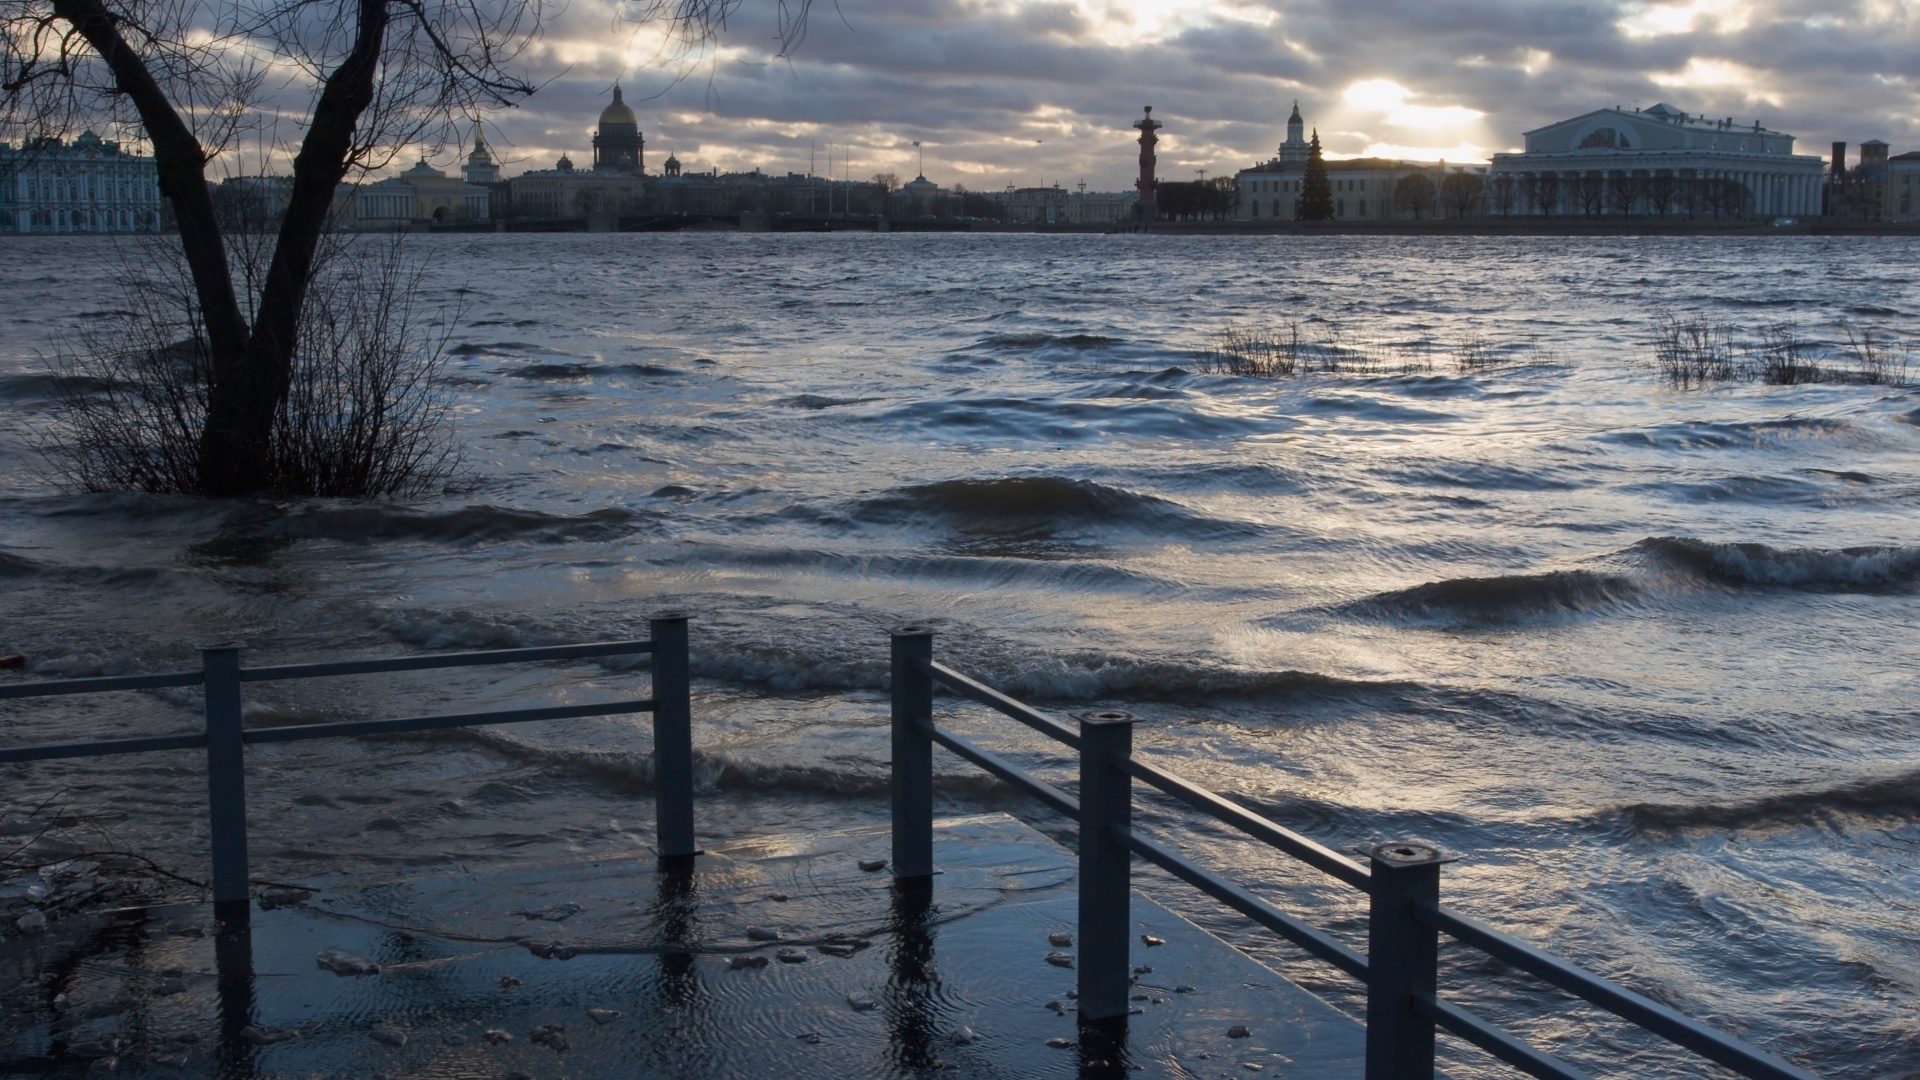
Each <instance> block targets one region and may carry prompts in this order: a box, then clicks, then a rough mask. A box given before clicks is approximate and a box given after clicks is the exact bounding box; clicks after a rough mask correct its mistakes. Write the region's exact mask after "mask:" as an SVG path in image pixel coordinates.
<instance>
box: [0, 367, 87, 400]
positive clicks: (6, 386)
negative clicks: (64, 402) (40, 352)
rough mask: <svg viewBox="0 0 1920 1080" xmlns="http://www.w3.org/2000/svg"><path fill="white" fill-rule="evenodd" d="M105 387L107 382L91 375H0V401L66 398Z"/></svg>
mask: <svg viewBox="0 0 1920 1080" xmlns="http://www.w3.org/2000/svg"><path fill="white" fill-rule="evenodd" d="M107 385H108V384H107V380H105V379H100V378H95V377H94V376H91V375H56V374H54V373H53V372H50V371H40V372H27V373H25V374H20V375H0V400H7V401H35V400H40V399H44V398H66V397H69V396H73V395H79V394H88V393H94V392H97V391H100V390H104V389H106V388H107Z"/></svg>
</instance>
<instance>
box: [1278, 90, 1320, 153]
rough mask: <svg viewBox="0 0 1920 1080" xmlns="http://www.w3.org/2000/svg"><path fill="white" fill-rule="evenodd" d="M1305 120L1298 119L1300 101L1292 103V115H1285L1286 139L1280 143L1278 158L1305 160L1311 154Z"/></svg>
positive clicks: (1311, 149) (1311, 148)
mask: <svg viewBox="0 0 1920 1080" xmlns="http://www.w3.org/2000/svg"><path fill="white" fill-rule="evenodd" d="M1305 129H1306V121H1304V120H1302V119H1300V102H1299V101H1298V100H1295V101H1294V103H1293V115H1292V116H1289V117H1287V141H1286V142H1283V143H1281V144H1280V160H1281V161H1283V162H1287V161H1305V160H1307V158H1308V157H1310V156H1311V155H1312V154H1313V147H1312V146H1311V145H1310V144H1309V143H1308V142H1307V140H1306V137H1305V136H1306V130H1305Z"/></svg>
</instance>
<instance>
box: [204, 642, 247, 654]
mask: <svg viewBox="0 0 1920 1080" xmlns="http://www.w3.org/2000/svg"><path fill="white" fill-rule="evenodd" d="M246 647H247V643H246V642H244V641H215V642H210V643H208V644H206V645H195V646H194V647H193V648H194V651H195V652H203V653H209V652H222V651H232V650H238V649H244V648H246Z"/></svg>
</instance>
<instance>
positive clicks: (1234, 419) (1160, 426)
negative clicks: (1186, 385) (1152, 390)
mask: <svg viewBox="0 0 1920 1080" xmlns="http://www.w3.org/2000/svg"><path fill="white" fill-rule="evenodd" d="M874 419H875V420H876V421H878V422H881V423H891V424H896V425H901V426H909V427H911V428H913V429H915V430H916V431H921V432H943V433H946V434H949V435H952V436H955V437H963V438H1002V439H1017V440H1021V441H1025V442H1041V443H1050V444H1059V443H1070V442H1084V441H1086V440H1089V439H1097V438H1103V437H1130V438H1159V439H1240V438H1246V437H1248V436H1252V435H1262V434H1272V433H1274V432H1276V431H1284V430H1286V429H1287V428H1288V427H1290V426H1292V423H1293V422H1292V421H1289V420H1286V419H1284V418H1280V417H1276V416H1271V415H1264V416H1263V415H1248V414H1234V415H1220V414H1215V413H1210V412H1206V411H1204V410H1201V409H1198V408H1195V407H1193V406H1192V405H1191V404H1190V403H1185V402H1167V401H1144V400H1138V399H1120V400H1113V399H1103V400H1063V399H1060V398H1053V397H1031V398H1022V397H974V396H965V397H951V398H941V399H939V400H935V401H916V402H913V403H911V404H908V405H902V406H900V407H898V408H894V409H889V410H887V411H886V412H884V413H880V414H878V415H877V416H876V417H875V418H874Z"/></svg>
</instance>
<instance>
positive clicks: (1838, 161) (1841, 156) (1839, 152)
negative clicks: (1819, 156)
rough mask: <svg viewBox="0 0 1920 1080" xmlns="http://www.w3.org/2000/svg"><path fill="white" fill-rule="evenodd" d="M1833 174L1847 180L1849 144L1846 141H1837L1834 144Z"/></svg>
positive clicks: (1837, 177)
mask: <svg viewBox="0 0 1920 1080" xmlns="http://www.w3.org/2000/svg"><path fill="white" fill-rule="evenodd" d="M1833 175H1834V177H1835V178H1836V179H1840V180H1845V179H1846V178H1847V144H1846V143H1843V142H1837V143H1834V144H1833Z"/></svg>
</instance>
